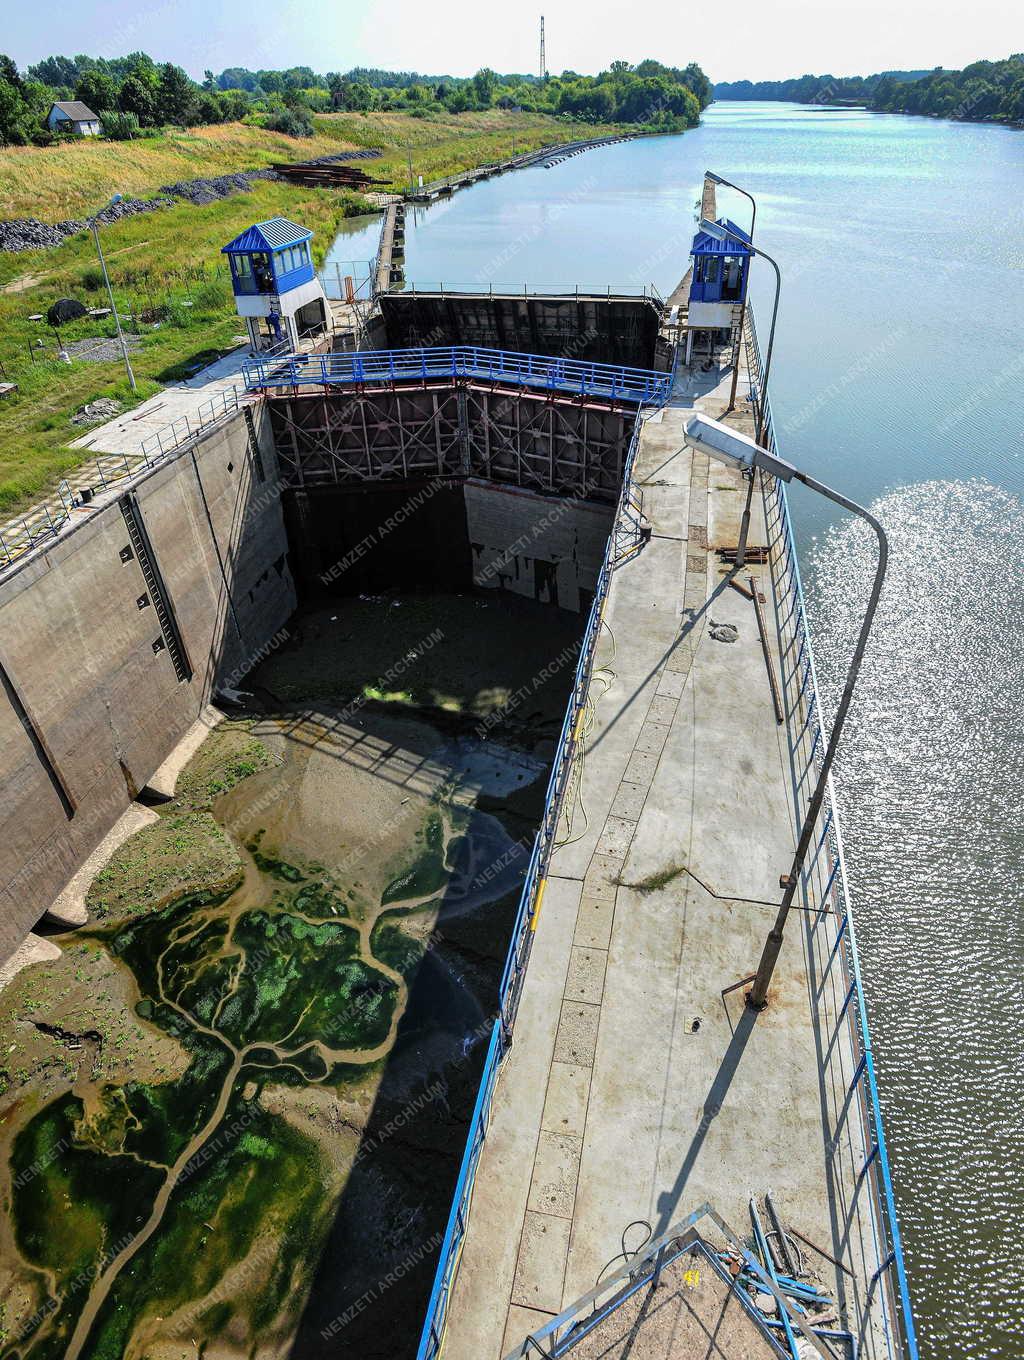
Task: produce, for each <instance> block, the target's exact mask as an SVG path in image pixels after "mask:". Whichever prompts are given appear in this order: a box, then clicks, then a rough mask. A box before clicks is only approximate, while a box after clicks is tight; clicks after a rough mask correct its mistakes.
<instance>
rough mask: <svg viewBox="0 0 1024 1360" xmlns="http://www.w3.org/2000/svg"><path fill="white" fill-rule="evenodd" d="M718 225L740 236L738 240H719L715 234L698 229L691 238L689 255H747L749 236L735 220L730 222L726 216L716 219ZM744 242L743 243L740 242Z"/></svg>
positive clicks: (748, 252)
mask: <svg viewBox="0 0 1024 1360" xmlns="http://www.w3.org/2000/svg"><path fill="white" fill-rule="evenodd" d="M718 223H719V225H720V226H723V227H725V228H726V229H727V230H728V231H731V232H732V233H733V235H734V236H738V237H739V238H740V240H739V241H733V240H727V241H719V240H718V238H717V237H715V236H709V235H708V233H707V232H706V231H699V232H698V233H697V235H696V236H695V237H694V238H693V245H692V246H691V247H690V254H691V255H749V254H750V248H749V247H750V236H749V234H748V233H747V232H745V231H744V230H743V228H742V227H738V226H737V225H736V223H735V222H730V220H729V218H728V217H720V218H719V219H718ZM741 242H745V244H741Z"/></svg>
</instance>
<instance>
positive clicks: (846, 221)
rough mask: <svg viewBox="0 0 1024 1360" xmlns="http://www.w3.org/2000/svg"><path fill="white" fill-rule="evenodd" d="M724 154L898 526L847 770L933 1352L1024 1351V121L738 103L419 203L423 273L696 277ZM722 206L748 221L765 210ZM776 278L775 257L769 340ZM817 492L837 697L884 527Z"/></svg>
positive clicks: (791, 401) (794, 365)
mask: <svg viewBox="0 0 1024 1360" xmlns="http://www.w3.org/2000/svg"><path fill="white" fill-rule="evenodd" d="M705 167H709V168H711V169H714V170H716V171H718V172H719V173H720V174H723V175H726V176H727V177H728V178H730V179H733V180H735V181H737V182H738V183H742V184H743V185H744V186H745V187H747V188H748V189H750V191H751V192H752V193H754V194H755V196H756V198H757V202H758V220H757V240H758V242H759V244H761V245H762V246H763V247H764V248H765V249H766V250H768V251H770V252H771V253H772V254H773V255H774V256H775V257H776V258H777V260H778V261H779V264H780V266H781V268H782V272H783V279H784V284H783V295H782V305H781V310H780V318H779V331H778V339H777V344H776V356H775V367H774V373H773V379H772V388H773V392H772V400H773V406H774V410H775V418H776V425H777V429H778V435H779V440H780V443H781V446H782V451H783V452H784V453H785V454H786V455H787V456H788V457H789V458H791V459H792V460H793V461H794V462H797V463H800V464H802V465H803V466H805V467H807V468H808V469H810V470H813V471H815V472H816V473H817V474H818V475H819V476H821V477H823V478H824V479H827V480H829V481H832V482H834V483H835V484H836V485H838V486H840V487H841V488H842V489H843V490H845V491H846V492H847V493H848V494H851V495H853V496H855V497H858V498H860V499H862V500H864V501H865V502H867V503H870V504H871V505H872V506H873V507H874V509H875V510H876V512H877V513H878V514H879V515H880V517H881V518H882V520H883V522H884V524H885V526H886V528H887V530H888V532H889V536H890V539H891V544H892V554H893V566H892V570H891V572H890V578H889V583H888V586H887V590H886V594H885V598H884V600H883V604H882V608H881V611H880V615H879V618H878V622H877V624H876V630H875V636H874V640H873V643H872V647H871V651H870V654H869V657H868V659H867V662H866V665H865V670H864V673H863V675H862V678H861V681H860V687H859V691H858V700H857V703H856V704H855V707H854V712H853V714H852V716H851V726H850V727H849V728H848V737H847V739H846V742H845V750H844V752H843V756H842V759H841V762H840V764H839V766H838V768H837V777H838V783H839V793H840V799H841V803H842V807H843V814H844V827H845V833H846V841H847V853H848V864H849V870H850V877H851V883H852V887H853V891H854V898H855V901H856V903H857V922H858V930H859V936H860V946H861V952H862V956H863V968H864V974H865V979H866V984H867V991H868V994H869V998H870V1000H869V1010H870V1014H871V1022H872V1026H873V1038H874V1042H875V1047H876V1054H877V1059H878V1066H879V1075H880V1082H881V1088H882V1102H883V1106H884V1111H885V1116H886V1121H887V1129H888V1134H889V1139H890V1144H891V1154H892V1161H893V1174H894V1179H895V1183H896V1192H897V1199H898V1203H899V1208H900V1214H901V1221H902V1226H903V1230H904V1235H905V1238H906V1250H907V1260H908V1269H909V1273H910V1281H911V1290H912V1294H913V1298H914V1301H915V1313H916V1315H917V1319H918V1325H919V1329H920V1333H921V1340H922V1353H923V1354H924V1355H926V1356H928V1357H935V1358H936V1360H938V1358H939V1357H942V1360H945V1358H946V1357H952V1356H953V1355H958V1356H965V1357H970V1360H995V1357H999V1358H1000V1360H1009V1357H1011V1356H1018V1355H1019V1354H1020V1353H1021V1348H1020V1337H1021V1335H1022V1334H1024V1288H1022V1287H1021V1283H1020V1274H1019V1264H1018V1253H1017V1250H1016V1246H1017V1242H1018V1240H1019V1236H1020V1233H1019V1215H1020V1211H1021V1207H1022V1205H1024V1133H1022V1121H1021V1114H1020V1110H1021V1105H1022V1102H1024V1045H1022V1042H1021V1021H1020V1017H1021V1003H1022V1000H1024V996H1022V985H1021V974H1022V969H1024V921H1022V912H1021V908H1022V896H1024V894H1022V891H1021V879H1022V874H1021V858H1022V855H1021V850H1022V830H1021V798H1020V790H1021V788H1022V787H1024V744H1022V740H1021V721H1020V716H1019V707H1020V695H1021V693H1022V690H1024V662H1022V655H1024V651H1022V633H1024V627H1022V619H1021V607H1020V602H1021V600H1022V598H1024V517H1022V506H1021V495H1022V490H1024V488H1022V478H1024V462H1022V457H1021V447H1022V439H1021V435H1022V418H1021V406H1020V401H1019V394H1020V389H1021V385H1022V382H1024V213H1022V203H1024V196H1022V188H1024V133H1021V132H1014V131H1011V130H1008V129H1002V128H996V127H986V126H980V125H978V126H975V125H965V124H954V123H946V122H936V121H933V120H930V119H924V118H903V117H898V116H885V115H872V114H869V113H866V112H861V111H855V110H850V111H828V110H820V109H810V108H805V107H801V106H798V105H787V104H716V105H714V106H713V107H712V108H710V109H709V110H708V111H707V112H706V114H705V115H704V119H703V122H702V125H701V127H700V128H698V129H696V130H694V131H692V132H689V133H687V134H685V135H683V136H680V137H670V138H652V139H650V140H646V141H640V142H634V143H630V144H626V145H620V146H612V147H608V148H603V149H601V150H597V151H592V152H588V153H587V154H586V155H584V156H579V157H576V158H574V159H570V160H567V161H564V162H562V163H561V164H560V165H558V166H556V167H554V168H552V169H550V170H548V169H545V168H543V166H541V167H536V168H532V169H530V170H526V171H521V172H518V173H516V174H513V175H506V176H503V177H501V178H498V179H494V180H490V181H486V182H485V183H483V184H481V185H478V186H476V187H474V188H472V189H469V190H465V191H463V192H461V193H459V194H457V195H455V196H454V197H453V198H452V199H450V200H448V201H446V202H441V203H439V204H438V205H436V206H434V207H431V208H428V209H415V210H411V211H410V212H409V213H408V214H407V244H406V272H407V276H408V278H409V279H410V280H414V281H415V282H417V283H420V284H429V283H435V284H436V283H437V282H445V283H447V284H449V285H462V286H466V285H479V284H486V283H488V282H493V283H496V284H498V283H501V284H507V285H515V286H520V287H521V286H522V285H523V284H524V283H529V284H531V285H534V286H539V285H544V284H558V283H562V284H565V283H577V282H578V283H581V284H600V285H601V286H602V287H603V286H605V285H606V284H608V283H612V284H619V285H622V284H633V285H637V284H641V283H649V282H653V283H654V284H656V285H657V287H658V288H659V289H661V290H662V291H663V292H667V291H668V290H670V289H671V288H673V287H674V286H675V284H676V283H677V282H678V280H679V278H680V277H681V275H682V274H683V272H684V270H685V269H686V266H687V250H688V246H689V241H690V239H691V237H692V234H693V231H694V223H695V215H694V208H695V205H696V202H697V199H698V196H699V193H700V185H701V176H702V173H703V171H704V169H705ZM719 208H720V211H724V212H726V213H728V215H729V216H731V217H733V218H734V219H735V220H736V221H737V222H739V223H740V224H742V225H744V226H746V225H748V222H749V217H748V212H749V208H748V205H747V204H746V201H745V200H743V199H742V198H739V197H738V196H736V195H731V194H728V195H727V193H726V191H722V192H721V197H720V199H719ZM362 225H363V224H359V227H360V228H362ZM372 236H373V232H372V231H370V232H366V233H365V234H364V235H362V236H359V237H357V238H356V239H353V240H350V241H349V242H340V243H339V245H338V247H337V254H338V257H339V258H342V257H343V256H344V258H352V254H353V253H355V254H362V253H364V252H365V242H366V241H367V240H369V239H370V238H372ZM366 253H372V251H370V252H366ZM771 280H772V275H771V272H770V270H769V269H768V268H767V267H766V266H764V265H762V266H761V267H760V268H757V267H756V266H755V269H754V273H753V278H752V285H751V287H752V293H753V296H754V298H755V302H756V304H757V310H758V315H759V318H760V329H761V331H762V338H764V336H765V334H766V331H767V319H768V309H769V305H770V299H771V296H772V287H771ZM794 511H795V515H796V518H797V523H798V527H799V533H800V540H801V544H800V550H801V556H802V562H803V567H804V572H805V583H806V587H807V592H808V599H809V606H810V609H811V613H812V623H813V625H814V633H815V640H816V646H817V652H818V660H819V667H820V671H821V681H822V686H823V690H824V695H825V698H826V702H827V701H828V699H829V696H834V695H836V694H837V692H838V686H839V683H840V681H841V676H842V670H843V666H844V665H845V659H846V658H847V657H848V655H849V648H850V645H851V639H852V636H853V633H854V630H855V628H856V625H857V620H858V610H859V608H860V604H861V602H862V600H863V598H864V586H865V582H866V579H867V573H868V570H869V567H870V563H869V557H868V544H867V542H866V540H865V538H864V537H863V536H862V535H861V534H860V533H859V531H858V526H857V525H855V524H850V523H849V522H846V521H844V520H842V519H836V517H835V516H834V515H833V513H832V510H831V507H830V506H829V505H827V504H826V503H824V502H821V501H816V500H813V499H812V498H810V497H802V496H796V497H794Z"/></svg>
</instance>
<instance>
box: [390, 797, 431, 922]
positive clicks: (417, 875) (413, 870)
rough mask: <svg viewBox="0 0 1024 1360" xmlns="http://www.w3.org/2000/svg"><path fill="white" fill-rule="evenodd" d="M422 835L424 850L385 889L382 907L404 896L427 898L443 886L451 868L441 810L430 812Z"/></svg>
mask: <svg viewBox="0 0 1024 1360" xmlns="http://www.w3.org/2000/svg"><path fill="white" fill-rule="evenodd" d="M421 837H422V841H423V849H422V850H421V851H420V853H419V854H418V855H417V856H416V858H415V860H413V862H412V864H411V865H410V866H409V867H408V868H406V869H405V870H404V872H402V873H400V874H399V875H398V876H397V878H393V879H392V880H391V882H390V883H389V884H388V886H387V887H386V888H385V889H384V891H383V893H382V894H381V899H380V900H381V904H382V905H383V906H387V905H388V904H390V903H392V902H400V901H403V900H404V899H405V898H416V897H427V896H429V895H430V894H432V893H436V892H440V890H441V888H443V887H444V884H445V882H446V881H447V878H448V869H447V866H446V864H445V853H444V820H443V818H442V817H441V814H440V813H439V812H434V811H431V812H429V813H428V814H427V820H426V823H425V825H424V827H423V831H422V832H421Z"/></svg>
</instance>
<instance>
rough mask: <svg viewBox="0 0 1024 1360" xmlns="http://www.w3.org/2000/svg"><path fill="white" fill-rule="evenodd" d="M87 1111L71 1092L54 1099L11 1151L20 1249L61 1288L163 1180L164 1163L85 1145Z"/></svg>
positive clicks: (108, 1247)
mask: <svg viewBox="0 0 1024 1360" xmlns="http://www.w3.org/2000/svg"><path fill="white" fill-rule="evenodd" d="M82 1112H83V1109H82V1102H81V1101H80V1100H79V1099H78V1098H77V1097H76V1096H73V1095H71V1094H67V1095H65V1096H62V1097H60V1098H59V1099H57V1100H55V1101H52V1102H51V1103H50V1104H49V1105H47V1106H46V1107H45V1108H44V1109H43V1110H41V1111H40V1112H39V1114H37V1115H36V1116H35V1118H33V1119H31V1120H30V1121H29V1123H28V1124H27V1125H26V1126H25V1127H24V1128H23V1129H22V1130H21V1132H20V1133H19V1134H18V1136H17V1138H16V1139H15V1140H14V1147H13V1151H12V1154H11V1209H12V1217H13V1222H14V1232H15V1238H16V1240H17V1243H18V1248H19V1250H20V1251H21V1253H22V1256H23V1257H24V1258H25V1260H26V1261H28V1262H30V1263H32V1264H33V1265H36V1266H39V1267H41V1268H43V1269H45V1270H49V1271H52V1272H53V1274H54V1276H55V1280H56V1282H57V1284H58V1287H61V1286H66V1285H67V1284H68V1283H69V1282H70V1281H71V1280H73V1278H74V1277H75V1276H76V1275H78V1274H79V1272H81V1271H87V1270H90V1269H91V1268H92V1267H94V1266H95V1264H96V1263H97V1261H98V1259H99V1258H100V1257H101V1256H102V1255H103V1254H104V1253H110V1252H111V1251H112V1250H114V1249H119V1245H118V1244H123V1242H124V1241H125V1240H126V1239H128V1238H130V1236H131V1231H132V1229H133V1227H134V1226H135V1223H136V1220H137V1218H138V1217H139V1215H140V1214H141V1213H146V1212H148V1209H149V1206H150V1205H151V1204H152V1201H153V1197H154V1196H155V1194H156V1192H157V1190H158V1188H159V1186H160V1184H161V1182H162V1180H163V1173H162V1172H161V1171H160V1170H159V1169H154V1168H152V1167H148V1166H143V1165H142V1164H140V1163H139V1162H138V1161H136V1160H134V1159H133V1158H131V1157H124V1156H121V1157H111V1156H110V1155H108V1154H103V1153H99V1152H96V1151H95V1150H94V1149H93V1148H90V1147H85V1146H82V1145H81V1144H80V1143H79V1141H78V1134H77V1126H78V1123H79V1121H80V1119H81V1117H82Z"/></svg>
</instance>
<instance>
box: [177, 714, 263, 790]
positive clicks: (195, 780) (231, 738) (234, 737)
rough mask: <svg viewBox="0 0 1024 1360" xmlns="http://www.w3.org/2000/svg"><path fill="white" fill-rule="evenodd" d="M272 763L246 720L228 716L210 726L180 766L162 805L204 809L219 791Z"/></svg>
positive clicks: (232, 786) (228, 788) (231, 787)
mask: <svg viewBox="0 0 1024 1360" xmlns="http://www.w3.org/2000/svg"><path fill="white" fill-rule="evenodd" d="M272 763H273V761H272V759H271V755H270V752H269V751H268V750H267V748H266V746H264V744H263V742H262V741H260V740H259V738H258V737H254V736H253V735H252V733H251V732H250V730H249V723H248V721H236V720H232V719H228V720H226V721H225V722H222V723H220V724H219V725H218V726H217V727H215V728H214V729H213V731H212V732H211V733H210V735H209V736H208V737H207V738H206V740H205V741H204V742H203V744H202V746H200V748H199V750H198V751H197V752H196V753H195V755H194V756H193V757H192V759H191V760H190V761H189V762H188V764H187V765H186V766H185V768H184V769H183V770H182V772H181V774H180V775H179V776H178V782H177V786H176V788H175V791H174V799H173V801H172V802H171V803H168V804H166V808H169V809H173V810H174V811H175V812H204V811H207V810H208V809H209V808H210V807H212V805H213V803H214V802H215V801H216V799H218V798H219V797H220V796H221V795H222V794H225V793H227V792H228V791H229V790H231V789H233V788H234V787H235V785H236V784H240V783H241V782H242V780H243V779H248V777H249V776H250V775H252V774H256V773H257V772H258V771H260V770H265V769H267V768H268V767H269V766H270V765H271V764H272Z"/></svg>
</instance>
